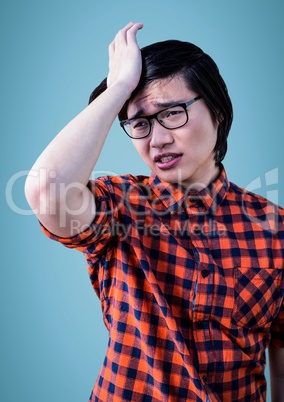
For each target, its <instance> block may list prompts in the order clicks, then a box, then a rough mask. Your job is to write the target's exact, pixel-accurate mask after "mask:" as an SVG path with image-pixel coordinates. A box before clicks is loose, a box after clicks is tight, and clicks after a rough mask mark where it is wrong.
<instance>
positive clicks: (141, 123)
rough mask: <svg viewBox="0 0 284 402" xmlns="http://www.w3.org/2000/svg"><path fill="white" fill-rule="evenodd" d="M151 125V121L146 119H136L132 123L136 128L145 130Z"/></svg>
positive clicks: (133, 127)
mask: <svg viewBox="0 0 284 402" xmlns="http://www.w3.org/2000/svg"><path fill="white" fill-rule="evenodd" d="M148 126H149V122H148V120H146V119H136V120H134V121H133V122H132V123H131V127H132V129H134V130H143V129H145V128H146V127H148Z"/></svg>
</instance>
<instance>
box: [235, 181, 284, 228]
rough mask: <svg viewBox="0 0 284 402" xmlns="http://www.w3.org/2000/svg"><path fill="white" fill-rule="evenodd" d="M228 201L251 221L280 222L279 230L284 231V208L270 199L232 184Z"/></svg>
mask: <svg viewBox="0 0 284 402" xmlns="http://www.w3.org/2000/svg"><path fill="white" fill-rule="evenodd" d="M227 199H228V201H229V204H230V205H231V207H232V208H233V207H234V206H236V207H237V208H238V209H239V211H240V213H242V215H246V216H247V218H249V220H252V221H254V220H255V219H256V221H257V222H270V223H271V224H272V223H273V222H278V224H280V225H281V226H280V227H279V226H278V229H280V228H281V229H282V230H284V208H283V207H281V206H280V205H278V204H277V203H275V202H272V201H270V200H269V199H268V198H265V197H264V196H262V195H260V194H256V193H254V192H252V191H249V190H247V189H246V188H243V187H240V186H238V185H236V184H235V183H232V182H230V188H229V191H228V194H227ZM269 226H270V225H269Z"/></svg>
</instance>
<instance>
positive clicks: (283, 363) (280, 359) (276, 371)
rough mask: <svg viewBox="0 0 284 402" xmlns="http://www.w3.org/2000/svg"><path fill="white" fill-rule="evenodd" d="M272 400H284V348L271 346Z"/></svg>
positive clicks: (275, 401)
mask: <svg viewBox="0 0 284 402" xmlns="http://www.w3.org/2000/svg"><path fill="white" fill-rule="evenodd" d="M269 367H270V384H271V401H272V402H284V348H274V347H273V346H270V347H269Z"/></svg>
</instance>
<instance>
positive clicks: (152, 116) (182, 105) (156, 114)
mask: <svg viewBox="0 0 284 402" xmlns="http://www.w3.org/2000/svg"><path fill="white" fill-rule="evenodd" d="M201 98H202V96H196V97H195V98H193V99H191V100H189V101H188V102H183V103H178V104H177V105H171V106H168V107H166V108H165V109H162V110H159V112H157V113H153V114H150V115H148V116H137V117H135V118H132V119H126V120H121V121H120V123H119V124H120V126H121V127H122V129H123V131H124V132H125V133H126V134H127V135H128V137H130V138H132V139H133V140H141V139H142V138H146V137H148V136H149V135H150V134H151V131H152V127H153V123H152V122H151V120H153V119H155V120H157V122H158V123H159V124H160V125H161V126H162V127H164V128H166V129H167V130H175V129H176V128H180V127H183V126H185V125H186V123H187V122H188V112H187V108H188V106H190V105H192V104H193V103H195V102H196V101H198V100H199V99H201ZM177 106H181V107H182V108H183V109H184V111H185V114H186V121H185V123H183V124H181V125H180V126H177V127H166V126H164V125H163V124H162V122H161V121H159V120H158V118H157V117H158V115H159V114H160V113H162V112H164V111H165V110H168V109H171V108H173V107H177ZM136 119H146V120H147V121H148V123H149V133H148V134H147V135H144V136H143V137H132V136H131V135H130V134H128V132H127V131H126V129H125V128H124V125H125V123H126V122H130V121H131V120H136Z"/></svg>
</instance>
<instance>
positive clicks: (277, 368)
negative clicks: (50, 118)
mask: <svg viewBox="0 0 284 402" xmlns="http://www.w3.org/2000/svg"><path fill="white" fill-rule="evenodd" d="M142 26H143V24H141V23H129V24H128V25H127V26H126V27H125V28H124V29H122V30H121V31H119V32H118V34H117V35H116V37H115V39H114V41H113V42H112V43H111V45H110V47H109V58H110V61H109V67H110V69H109V74H108V77H107V79H106V80H104V81H103V82H102V83H101V85H100V86H99V87H98V88H96V89H95V91H94V92H93V93H92V95H91V98H90V104H89V106H88V107H87V108H86V109H85V110H83V111H82V112H81V113H80V114H79V115H78V116H77V117H76V118H75V119H74V120H72V121H71V122H70V123H69V124H68V125H67V126H66V127H65V128H64V129H63V130H62V131H61V132H60V133H59V134H58V135H57V136H56V137H55V139H54V140H53V141H52V142H51V144H50V145H49V146H48V147H47V148H46V149H45V151H44V152H43V153H42V155H41V156H40V157H39V158H38V160H37V161H36V163H35V165H34V167H33V169H32V170H31V174H30V175H29V177H28V179H27V182H26V194H27V199H28V201H29V203H30V205H31V207H32V208H33V209H34V211H35V213H36V215H37V216H38V218H39V220H40V222H41V224H42V229H43V231H44V232H45V233H46V234H47V235H48V236H49V237H50V238H52V239H54V240H58V241H60V242H62V243H63V244H65V245H66V246H67V247H75V248H77V249H78V250H80V251H82V252H83V253H84V254H85V256H86V259H87V262H88V268H89V273H90V278H91V282H92V284H93V287H94V289H95V291H96V293H97V295H98V296H99V298H100V301H101V305H102V310H103V318H104V322H105V325H106V327H107V329H108V331H109V343H108V349H107V352H106V358H105V361H104V364H103V366H102V368H101V371H100V374H99V377H98V379H97V381H96V383H95V386H94V389H93V392H92V395H91V397H90V401H126V400H128V401H157V402H158V401H212V402H216V401H250V402H251V401H265V398H266V380H265V378H264V368H265V350H266V348H267V347H270V364H271V384H272V393H273V402H279V401H284V397H283V396H284V386H283V384H284V381H283V380H284V373H283V370H284V369H283V367H284V365H283V358H284V305H283V295H284V279H283V277H284V274H283V271H284V270H283V257H284V255H283V245H284V239H283V233H284V231H283V215H284V213H283V210H282V209H281V208H280V207H277V206H275V205H273V204H272V203H269V202H268V201H267V200H265V199H264V198H262V197H260V196H257V195H255V194H252V193H248V192H246V191H245V190H243V189H241V188H239V187H238V186H236V185H235V184H233V183H230V182H229V181H228V179H227V177H226V173H225V170H224V167H223V165H222V163H221V162H222V160H223V158H224V156H225V154H226V150H227V136H228V134H229V130H230V127H231V122H232V106H231V101H230V98H229V95H228V93H227V88H226V85H225V83H224V81H223V80H222V78H221V76H220V74H219V71H218V68H217V66H216V64H215V63H214V61H213V60H212V59H211V58H210V57H209V56H208V55H206V54H205V53H204V52H202V50H201V49H199V48H198V47H196V46H195V45H192V44H190V43H186V42H179V41H166V42H161V43H157V44H153V45H150V46H148V47H146V48H144V49H142V54H141V51H140V49H139V47H138V45H137V41H136V34H137V31H138V30H139V29H141V28H142ZM117 115H118V116H119V119H120V122H121V123H120V124H121V126H122V128H123V130H124V131H125V133H126V134H127V135H128V136H129V137H130V138H132V142H133V145H134V146H135V148H136V149H137V151H138V153H139V154H140V155H141V157H142V158H143V160H144V161H145V162H146V164H147V165H148V166H149V167H150V169H151V170H152V174H151V176H150V177H144V176H138V177H134V176H132V175H125V176H115V177H102V178H99V179H97V180H94V181H89V177H90V174H91V172H92V171H93V169H94V166H95V164H96V161H97V159H98V157H99V155H100V152H101V149H102V147H103V144H104V141H105V138H106V136H107V134H108V132H109V130H110V128H111V126H112V123H113V121H114V120H115V118H116V116H117ZM41 169H45V170H46V177H48V180H47V181H45V183H44V184H41V183H39V182H40V180H39V176H40V175H39V174H38V175H37V174H35V172H40V171H41ZM62 183H63V184H64V186H65V187H64V188H67V189H68V191H65V192H64V196H62V191H60V189H61V184H62Z"/></svg>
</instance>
